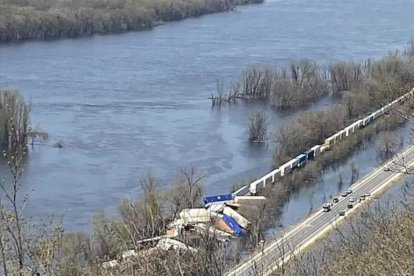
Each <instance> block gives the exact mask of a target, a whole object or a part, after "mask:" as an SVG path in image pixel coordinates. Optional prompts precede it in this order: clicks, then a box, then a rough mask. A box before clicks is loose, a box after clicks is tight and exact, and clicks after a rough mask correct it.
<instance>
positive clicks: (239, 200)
mask: <svg viewBox="0 0 414 276" xmlns="http://www.w3.org/2000/svg"><path fill="white" fill-rule="evenodd" d="M234 202H235V203H236V204H240V205H261V204H265V203H266V198H265V197H264V196H236V197H235V198H234Z"/></svg>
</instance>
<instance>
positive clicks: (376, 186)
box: [227, 146, 414, 276]
mask: <svg viewBox="0 0 414 276" xmlns="http://www.w3.org/2000/svg"><path fill="white" fill-rule="evenodd" d="M400 160H404V163H405V164H408V163H409V164H410V165H412V164H414V146H411V147H409V148H408V149H406V150H405V151H403V152H401V153H400V154H399V155H398V157H397V159H393V160H391V161H389V162H388V163H387V164H386V165H384V166H382V167H381V168H378V169H377V170H375V171H373V172H372V173H371V174H369V175H367V176H365V177H364V178H363V179H361V180H360V181H358V182H357V183H355V184H353V185H352V186H351V187H350V189H351V190H352V191H353V192H352V194H350V195H348V196H347V197H342V196H341V195H338V196H337V197H338V198H339V202H338V203H335V204H334V206H333V207H332V210H331V211H330V212H322V208H321V210H320V211H317V212H316V213H314V214H313V215H311V216H310V217H308V218H307V219H306V220H305V221H303V222H301V223H299V224H298V225H297V226H296V227H295V228H293V229H292V230H291V231H289V232H288V233H286V234H284V235H283V236H282V237H281V238H280V239H278V240H276V241H274V242H272V243H271V244H269V245H268V246H267V247H266V248H265V249H264V250H263V251H262V252H261V253H259V254H257V255H255V256H254V257H252V258H251V259H250V260H249V261H247V262H246V263H244V264H243V265H241V266H239V267H238V268H236V269H235V270H233V271H231V272H229V273H228V274H227V275H242V276H250V275H267V274H270V273H271V272H272V270H275V269H276V268H277V267H280V265H281V264H282V263H283V262H286V261H287V260H288V259H289V258H290V256H291V255H292V254H294V253H295V252H297V251H298V250H301V249H304V248H305V247H306V246H308V245H309V244H310V243H311V242H313V241H314V240H316V239H317V238H318V237H320V236H322V235H323V234H324V233H325V232H326V231H328V230H329V229H331V228H332V227H333V225H334V224H335V223H337V222H339V221H340V220H342V219H343V218H344V217H343V216H339V212H340V211H342V210H346V214H345V217H346V216H348V215H349V214H350V213H351V212H353V211H354V210H355V209H356V208H358V207H360V206H363V205H364V202H365V201H361V202H360V203H356V204H355V206H354V208H353V209H348V207H347V205H348V203H349V197H351V196H353V197H355V199H356V202H358V199H359V198H360V196H361V195H364V194H365V193H367V192H368V193H370V194H371V196H370V197H369V198H368V200H369V199H371V198H372V196H373V195H375V194H376V193H379V192H380V191H381V190H382V189H383V188H385V187H386V186H387V185H389V184H391V183H393V180H395V179H396V178H398V177H399V175H400V174H399V173H396V172H395V171H398V169H399V168H397V166H398V165H396V164H397V163H399V162H400ZM385 167H389V168H391V171H386V170H385V169H384V168H385Z"/></svg>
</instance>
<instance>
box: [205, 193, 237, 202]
mask: <svg viewBox="0 0 414 276" xmlns="http://www.w3.org/2000/svg"><path fill="white" fill-rule="evenodd" d="M232 199H233V197H232V195H231V194H224V195H215V196H206V197H205V198H204V199H203V201H204V204H207V203H211V202H218V201H227V200H232Z"/></svg>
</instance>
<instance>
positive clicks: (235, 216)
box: [223, 207, 250, 229]
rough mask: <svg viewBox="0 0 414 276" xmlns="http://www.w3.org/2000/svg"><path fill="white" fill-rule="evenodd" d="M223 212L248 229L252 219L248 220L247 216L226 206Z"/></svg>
mask: <svg viewBox="0 0 414 276" xmlns="http://www.w3.org/2000/svg"><path fill="white" fill-rule="evenodd" d="M223 214H225V215H228V216H229V217H231V218H233V219H234V220H235V221H236V222H237V223H238V224H239V225H240V226H241V227H243V228H244V229H247V228H248V227H249V225H250V221H248V220H247V219H246V218H245V217H243V216H242V215H240V214H239V213H237V212H236V211H234V210H233V209H231V208H230V207H225V208H224V210H223Z"/></svg>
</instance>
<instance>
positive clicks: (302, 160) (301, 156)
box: [296, 154, 306, 166]
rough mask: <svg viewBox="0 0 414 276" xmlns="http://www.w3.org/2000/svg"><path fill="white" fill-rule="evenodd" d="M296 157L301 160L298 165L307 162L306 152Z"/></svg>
mask: <svg viewBox="0 0 414 276" xmlns="http://www.w3.org/2000/svg"><path fill="white" fill-rule="evenodd" d="M296 159H298V160H299V164H298V166H302V165H303V164H305V163H306V154H301V155H299V156H298V157H296Z"/></svg>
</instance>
